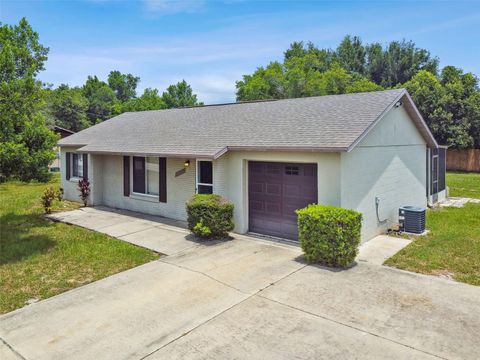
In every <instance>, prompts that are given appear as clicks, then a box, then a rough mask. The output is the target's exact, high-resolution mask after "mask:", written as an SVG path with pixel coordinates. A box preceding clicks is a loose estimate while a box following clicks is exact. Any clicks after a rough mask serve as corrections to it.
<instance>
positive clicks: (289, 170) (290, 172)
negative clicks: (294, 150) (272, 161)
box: [285, 165, 299, 175]
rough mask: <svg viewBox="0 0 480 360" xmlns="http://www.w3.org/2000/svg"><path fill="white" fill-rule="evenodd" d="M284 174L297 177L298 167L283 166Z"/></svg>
mask: <svg viewBox="0 0 480 360" xmlns="http://www.w3.org/2000/svg"><path fill="white" fill-rule="evenodd" d="M285 174H287V175H298V174H299V169H298V166H290V165H287V166H285Z"/></svg>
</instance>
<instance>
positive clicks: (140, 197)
mask: <svg viewBox="0 0 480 360" xmlns="http://www.w3.org/2000/svg"><path fill="white" fill-rule="evenodd" d="M134 157H143V158H144V159H145V191H146V190H147V189H148V183H147V181H148V180H147V156H143V155H138V156H137V155H135V156H130V164H132V165H131V166H130V197H131V198H133V199H138V200H147V201H153V200H155V201H157V202H158V199H159V197H160V195H154V194H147V193H139V192H135V191H133V158H134ZM151 157H154V156H151ZM159 181H160V180H159Z"/></svg>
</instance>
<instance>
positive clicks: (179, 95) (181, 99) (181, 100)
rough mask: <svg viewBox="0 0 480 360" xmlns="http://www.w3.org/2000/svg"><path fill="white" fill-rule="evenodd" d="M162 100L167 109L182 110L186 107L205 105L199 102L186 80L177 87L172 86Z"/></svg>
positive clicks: (176, 85)
mask: <svg viewBox="0 0 480 360" xmlns="http://www.w3.org/2000/svg"><path fill="white" fill-rule="evenodd" d="M162 100H163V101H164V102H165V105H166V107H167V108H181V107H186V106H196V105H203V104H202V103H199V102H198V100H197V95H195V94H194V93H193V90H192V88H191V87H190V85H188V84H187V82H186V81H185V80H182V81H180V82H178V83H177V84H175V85H170V86H169V87H168V88H167V91H166V92H164V93H163V94H162Z"/></svg>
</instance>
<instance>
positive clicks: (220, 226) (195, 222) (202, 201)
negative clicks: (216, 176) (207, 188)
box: [186, 194, 234, 238]
mask: <svg viewBox="0 0 480 360" xmlns="http://www.w3.org/2000/svg"><path fill="white" fill-rule="evenodd" d="M186 209H187V215H188V219H187V221H188V228H189V229H190V231H191V232H192V233H193V234H195V235H196V236H199V237H202V238H216V237H225V236H227V235H228V232H229V231H232V230H233V228H234V224H233V204H232V203H230V202H228V201H227V200H226V199H224V198H222V197H221V196H219V195H215V194H196V195H193V196H192V198H191V199H190V200H189V201H188V202H187V204H186Z"/></svg>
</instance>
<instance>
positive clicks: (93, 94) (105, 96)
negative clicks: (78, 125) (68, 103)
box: [82, 76, 118, 125]
mask: <svg viewBox="0 0 480 360" xmlns="http://www.w3.org/2000/svg"><path fill="white" fill-rule="evenodd" d="M82 94H83V96H85V97H86V98H87V100H88V109H87V117H88V120H89V121H90V124H92V125H94V124H96V123H99V122H102V121H104V120H107V119H109V118H111V117H112V116H113V115H114V108H115V105H116V104H117V102H118V100H117V97H116V95H115V92H114V91H113V90H112V89H111V88H110V87H109V86H108V84H107V83H105V82H104V81H101V80H99V79H98V78H97V77H96V76H89V77H88V78H87V81H86V82H85V85H83V88H82Z"/></svg>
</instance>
